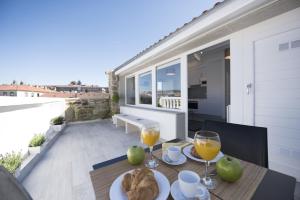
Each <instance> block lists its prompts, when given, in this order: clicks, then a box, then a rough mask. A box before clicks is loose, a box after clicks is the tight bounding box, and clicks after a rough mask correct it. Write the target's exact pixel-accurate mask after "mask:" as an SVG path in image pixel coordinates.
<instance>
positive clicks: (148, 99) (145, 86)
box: [139, 72, 152, 105]
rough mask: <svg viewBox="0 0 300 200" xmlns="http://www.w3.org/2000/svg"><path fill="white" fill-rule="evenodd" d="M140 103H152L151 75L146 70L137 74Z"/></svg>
mask: <svg viewBox="0 0 300 200" xmlns="http://www.w3.org/2000/svg"><path fill="white" fill-rule="evenodd" d="M139 98H140V104H150V105H151V104H152V75H151V72H146V73H144V74H140V75H139Z"/></svg>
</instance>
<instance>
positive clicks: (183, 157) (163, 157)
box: [162, 153, 186, 165]
mask: <svg viewBox="0 0 300 200" xmlns="http://www.w3.org/2000/svg"><path fill="white" fill-rule="evenodd" d="M167 156H168V155H167V154H166V153H164V154H163V155H162V160H163V161H164V162H165V163H167V164H169V165H182V164H183V163H185V162H186V157H185V155H184V154H182V153H181V154H180V158H179V160H178V161H176V162H174V161H173V162H168V159H167V158H166V157H167Z"/></svg>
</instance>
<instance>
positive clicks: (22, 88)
mask: <svg viewBox="0 0 300 200" xmlns="http://www.w3.org/2000/svg"><path fill="white" fill-rule="evenodd" d="M50 92H52V91H51V90H47V89H44V88H42V87H35V86H30V85H0V96H15V97H39V96H41V95H43V94H45V93H50Z"/></svg>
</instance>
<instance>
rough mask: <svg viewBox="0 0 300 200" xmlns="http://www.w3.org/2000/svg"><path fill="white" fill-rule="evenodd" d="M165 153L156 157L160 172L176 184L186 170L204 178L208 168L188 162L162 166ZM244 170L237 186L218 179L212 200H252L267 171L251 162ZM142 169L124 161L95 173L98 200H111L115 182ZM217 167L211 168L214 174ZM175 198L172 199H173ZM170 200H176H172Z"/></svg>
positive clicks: (212, 191)
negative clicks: (205, 170)
mask: <svg viewBox="0 0 300 200" xmlns="http://www.w3.org/2000/svg"><path fill="white" fill-rule="evenodd" d="M161 154H162V151H161V150H157V151H155V152H154V155H155V157H157V158H158V159H159V160H158V162H159V166H158V168H157V170H158V171H160V172H162V173H163V174H164V175H165V176H166V177H167V178H168V179H169V181H170V184H172V183H173V182H174V181H175V180H177V176H178V173H179V172H180V171H181V170H183V169H185V170H193V171H195V172H196V173H198V174H199V175H200V176H203V174H204V167H205V166H204V164H203V163H199V162H195V161H192V160H190V159H188V161H187V163H185V164H183V165H181V166H170V165H167V164H166V163H164V162H162V161H161V160H160V159H161ZM241 164H242V166H243V168H244V172H243V176H242V177H241V179H239V180H238V181H237V182H235V183H227V182H224V181H222V180H221V179H220V178H219V177H217V176H216V177H215V178H216V179H217V181H218V185H217V188H216V189H215V190H211V191H210V194H211V199H212V200H217V199H224V200H227V199H251V197H252V196H253V194H254V192H255V191H256V189H257V187H258V185H259V184H260V182H261V180H262V179H263V177H264V175H265V173H266V171H267V169H265V168H263V167H260V166H257V165H254V164H252V163H249V162H245V161H241ZM137 167H142V166H132V165H130V164H129V163H128V162H127V160H122V161H119V162H116V163H114V164H111V165H108V166H106V167H102V168H99V169H97V170H94V171H91V172H90V176H91V180H92V183H93V187H94V191H95V195H96V199H109V189H110V186H111V184H112V182H113V181H114V180H115V179H116V178H117V177H118V176H119V175H120V174H122V173H124V172H126V171H128V170H131V169H134V168H137ZM214 168H215V166H214V165H212V166H210V170H214ZM170 196H171V195H170ZM169 199H172V198H171V197H169Z"/></svg>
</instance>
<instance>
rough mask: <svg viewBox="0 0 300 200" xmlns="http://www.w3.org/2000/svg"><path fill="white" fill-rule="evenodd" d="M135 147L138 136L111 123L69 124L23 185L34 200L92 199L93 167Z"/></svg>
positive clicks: (105, 121)
mask: <svg viewBox="0 0 300 200" xmlns="http://www.w3.org/2000/svg"><path fill="white" fill-rule="evenodd" d="M137 144H138V145H141V144H140V140H139V135H138V134H137V133H131V134H125V132H124V129H122V128H116V127H115V126H114V125H113V124H112V122H111V121H110V120H102V121H97V122H87V123H80V124H72V125H69V126H68V127H67V128H66V129H65V130H64V132H63V134H62V135H61V136H60V138H59V139H58V140H57V141H56V142H55V143H54V145H53V146H52V147H51V149H50V150H49V151H48V152H46V154H45V156H44V157H43V158H42V160H41V161H40V162H39V163H38V164H37V165H36V166H35V168H34V169H33V170H32V172H31V173H30V174H29V175H28V176H27V177H26V178H25V180H24V181H23V183H22V184H23V185H24V186H25V188H26V189H27V190H28V192H29V193H30V194H31V196H32V197H33V199H43V200H48V199H49V200H50V199H51V200H52V199H57V200H59V199H64V200H68V199H95V197H94V190H93V187H92V183H91V180H90V176H89V171H91V170H92V165H93V164H96V163H99V162H102V161H105V160H109V159H111V158H114V157H117V156H120V155H124V154H125V153H126V151H127V148H128V147H129V146H131V145H137Z"/></svg>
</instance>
